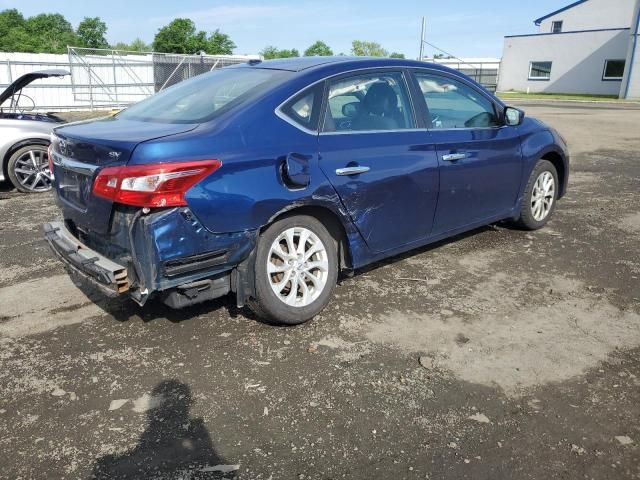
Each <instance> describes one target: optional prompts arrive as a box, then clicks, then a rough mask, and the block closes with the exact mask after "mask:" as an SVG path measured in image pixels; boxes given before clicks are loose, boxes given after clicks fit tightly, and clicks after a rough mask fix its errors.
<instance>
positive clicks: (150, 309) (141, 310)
mask: <svg viewBox="0 0 640 480" xmlns="http://www.w3.org/2000/svg"><path fill="white" fill-rule="evenodd" d="M499 227H500V228H507V229H509V230H514V231H521V230H519V229H518V228H517V227H514V226H512V225H511V224H510V223H508V222H504V223H499V224H495V225H487V226H484V227H480V228H477V229H475V230H471V231H469V232H464V233H461V234H459V235H456V236H454V237H450V238H447V239H444V240H441V241H438V242H435V243H432V244H429V245H425V246H422V247H418V248H416V249H413V250H410V251H408V252H405V253H402V254H399V255H396V256H393V257H389V258H386V259H384V260H381V261H378V262H375V263H373V264H371V265H367V266H365V267H362V268H359V269H357V270H355V271H353V272H349V273H343V274H342V275H341V276H340V278H339V279H338V284H343V283H344V282H346V281H351V280H352V279H353V280H356V279H357V278H358V277H359V276H360V275H364V274H367V273H370V272H373V271H375V270H377V269H379V268H381V267H384V266H387V265H391V264H394V263H397V262H400V261H402V260H406V259H407V258H410V257H414V256H416V255H421V254H424V253H427V252H430V251H433V250H437V249H439V248H442V247H444V246H446V245H449V244H451V243H456V242H459V241H461V240H463V239H465V238H469V237H474V236H476V235H479V234H481V233H484V232H490V231H498V230H499ZM78 288H80V289H81V290H82V291H83V292H84V294H85V295H86V296H87V297H88V298H89V299H92V300H93V299H95V298H96V291H95V290H94V289H93V288H92V287H91V286H89V285H87V284H79V285H78ZM98 296H99V297H102V298H100V300H98V301H96V303H97V305H98V306H99V307H100V308H102V310H104V312H105V313H107V314H108V315H110V316H112V317H113V318H115V319H116V320H117V321H120V322H127V321H130V320H133V319H136V318H139V319H141V320H142V321H143V322H151V321H154V320H158V319H166V320H168V321H170V322H173V323H180V322H183V321H189V320H194V319H196V318H198V317H199V316H202V315H207V314H210V313H212V312H215V311H218V310H221V309H225V310H226V311H227V313H228V315H229V316H230V317H231V318H245V319H248V320H252V321H257V322H260V323H267V324H269V325H271V324H270V323H268V322H265V321H263V320H262V319H260V318H259V317H258V316H257V315H255V314H254V313H253V311H252V310H251V309H250V308H249V307H248V306H245V307H242V308H239V307H238V306H237V305H236V303H235V296H234V295H233V294H229V295H226V296H224V297H221V298H218V299H215V300H210V301H206V302H203V303H201V304H198V305H193V306H190V307H186V308H183V309H180V310H175V309H172V308H170V307H168V306H167V305H165V304H164V303H162V302H161V301H158V300H157V299H154V298H153V297H152V298H150V299H149V300H148V301H147V303H146V304H145V305H144V306H143V307H140V306H139V305H137V304H136V303H135V302H134V301H133V300H131V299H129V298H128V297H122V298H116V299H104V297H103V296H102V295H100V294H99V295H98ZM276 325H277V324H276Z"/></svg>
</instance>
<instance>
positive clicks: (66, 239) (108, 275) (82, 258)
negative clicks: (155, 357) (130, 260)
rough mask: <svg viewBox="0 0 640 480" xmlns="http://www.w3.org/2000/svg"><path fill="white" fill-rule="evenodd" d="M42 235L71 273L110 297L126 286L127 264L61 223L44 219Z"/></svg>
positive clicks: (125, 290)
mask: <svg viewBox="0 0 640 480" xmlns="http://www.w3.org/2000/svg"><path fill="white" fill-rule="evenodd" d="M44 237H45V239H46V240H47V242H48V243H49V246H50V247H51V249H52V250H53V252H54V253H55V254H56V256H57V257H58V258H60V260H62V262H63V263H64V264H65V266H66V267H67V269H68V270H69V271H70V273H71V274H75V275H78V276H80V277H81V278H83V279H84V280H87V281H88V282H89V283H90V284H92V285H93V286H94V287H97V288H98V289H99V290H100V291H102V292H103V293H104V294H106V295H108V296H110V297H115V296H117V295H119V294H121V293H125V292H127V291H128V290H129V277H128V274H127V268H126V267H123V266H122V265H119V264H117V263H115V262H113V261H111V260H109V259H108V258H106V257H105V256H103V255H101V254H99V253H98V252H96V251H95V250H92V249H90V248H88V247H87V246H86V245H84V244H83V243H81V242H80V241H79V240H78V239H77V238H76V237H74V236H73V235H72V234H71V232H70V231H69V230H68V229H67V227H66V226H65V225H64V224H63V223H61V222H52V223H45V224H44Z"/></svg>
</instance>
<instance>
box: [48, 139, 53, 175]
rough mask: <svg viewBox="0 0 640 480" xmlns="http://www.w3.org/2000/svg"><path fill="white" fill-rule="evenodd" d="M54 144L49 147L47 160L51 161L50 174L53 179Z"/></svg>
mask: <svg viewBox="0 0 640 480" xmlns="http://www.w3.org/2000/svg"><path fill="white" fill-rule="evenodd" d="M52 152H53V145H51V144H50V145H49V148H47V160H48V161H49V175H51V180H53V153H52Z"/></svg>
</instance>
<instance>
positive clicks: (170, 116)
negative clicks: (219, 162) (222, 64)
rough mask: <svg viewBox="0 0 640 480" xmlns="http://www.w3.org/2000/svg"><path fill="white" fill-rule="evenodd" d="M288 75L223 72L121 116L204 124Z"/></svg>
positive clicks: (182, 85)
mask: <svg viewBox="0 0 640 480" xmlns="http://www.w3.org/2000/svg"><path fill="white" fill-rule="evenodd" d="M286 76H287V75H286V72H282V71H279V70H266V69H260V68H245V67H241V68H222V69H220V70H218V71H214V72H211V73H206V74H204V75H199V76H197V77H195V78H192V79H189V80H185V81H183V82H180V83H178V84H177V85H174V86H172V87H169V88H167V89H166V90H163V91H161V92H159V93H157V94H155V95H153V96H152V97H149V98H147V99H145V100H143V101H141V102H140V103H137V104H135V105H133V106H131V107H129V108H128V109H126V110H124V111H123V112H122V113H120V114H119V115H118V117H119V118H125V119H129V120H141V121H149V122H161V123H202V122H206V121H209V120H212V119H213V118H215V117H216V116H217V115H219V114H221V113H222V112H224V111H227V110H229V109H231V108H233V107H234V106H236V105H239V104H241V103H243V102H244V101H247V100H248V99H250V98H253V97H254V96H255V95H257V94H259V93H261V92H264V91H266V90H268V89H270V88H271V87H273V86H274V85H276V84H278V83H280V82H281V81H282V80H284V79H285V78H286Z"/></svg>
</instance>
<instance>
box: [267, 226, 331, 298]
mask: <svg viewBox="0 0 640 480" xmlns="http://www.w3.org/2000/svg"><path fill="white" fill-rule="evenodd" d="M328 271H329V262H328V256H327V250H326V247H325V246H324V244H323V243H322V241H321V240H320V238H319V237H318V235H316V234H315V233H313V232H312V231H311V230H309V229H307V228H304V227H293V228H289V229H287V230H285V231H283V232H282V233H281V234H280V235H278V236H277V237H276V239H275V240H274V242H273V243H272V244H271V248H270V249H269V255H268V256H267V275H268V276H269V284H270V285H271V289H272V290H273V293H275V295H276V297H278V299H280V300H281V301H282V302H284V303H285V304H287V305H289V306H292V307H306V306H308V305H310V304H311V303H313V302H314V301H315V300H316V299H317V298H318V297H319V296H320V295H321V293H322V292H323V290H324V289H325V287H326V285H327V279H328Z"/></svg>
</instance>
